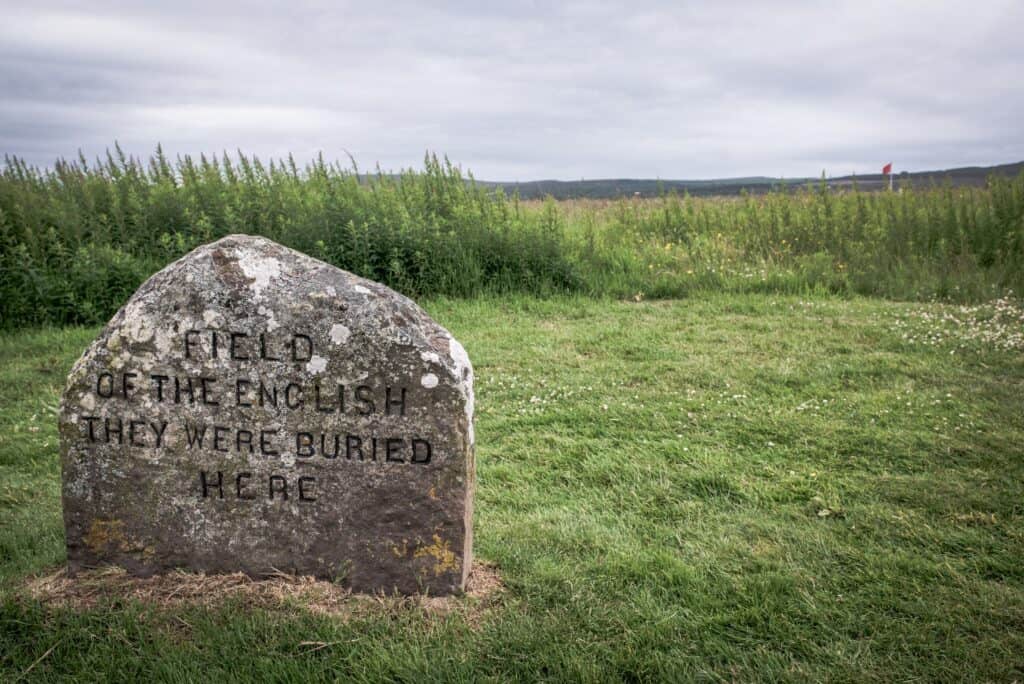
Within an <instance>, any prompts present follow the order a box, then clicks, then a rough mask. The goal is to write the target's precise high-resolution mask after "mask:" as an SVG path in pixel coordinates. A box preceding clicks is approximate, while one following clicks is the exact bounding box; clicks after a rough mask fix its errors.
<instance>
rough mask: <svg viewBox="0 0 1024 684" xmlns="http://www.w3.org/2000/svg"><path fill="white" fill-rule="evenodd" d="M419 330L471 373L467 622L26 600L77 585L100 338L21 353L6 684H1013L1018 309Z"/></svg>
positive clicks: (742, 303)
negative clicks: (75, 467)
mask: <svg viewBox="0 0 1024 684" xmlns="http://www.w3.org/2000/svg"><path fill="white" fill-rule="evenodd" d="M426 308H427V309H428V310H429V311H430V313H431V314H432V315H434V316H435V317H436V318H437V319H438V320H439V321H440V322H441V323H442V324H443V325H445V326H446V327H448V328H449V329H450V330H451V331H452V332H453V333H454V334H455V335H456V336H457V337H459V338H460V340H462V341H463V342H464V344H465V346H466V348H467V350H468V351H469V353H470V356H471V358H472V359H473V361H474V364H475V367H476V374H477V406H478V414H477V429H476V434H477V450H478V451H477V458H478V495H477V505H476V518H475V535H476V546H475V548H476V553H477V555H478V556H479V557H481V558H483V559H485V560H487V561H489V562H491V563H493V564H495V565H496V566H497V568H498V570H499V572H500V574H501V577H502V580H503V582H504V585H505V589H504V590H503V591H502V592H501V593H500V594H499V595H498V596H497V597H496V598H494V599H492V600H490V601H488V602H487V604H486V605H485V606H483V607H482V608H481V609H480V610H478V611H476V612H473V613H472V619H470V617H469V615H470V614H471V611H467V610H454V611H452V612H450V613H448V614H446V615H445V614H438V613H435V612H430V611H427V610H424V609H423V607H421V606H420V605H418V604H415V603H409V604H386V603H381V608H380V609H379V610H372V609H370V610H363V611H360V612H358V613H356V614H353V615H351V616H349V617H347V618H345V619H342V618H338V617H330V616H324V615H319V614H315V613H311V612H309V611H307V610H305V609H304V608H303V607H302V606H301V605H293V606H291V607H290V608H289V609H270V608H256V607H252V606H249V605H246V604H245V603H244V602H243V601H239V600H226V601H225V602H224V603H221V604H218V605H216V606H215V607H213V608H209V607H204V606H190V605H188V604H183V605H180V606H177V607H173V608H167V607H156V606H153V605H150V604H145V603H139V602H133V601H126V600H117V599H111V600H104V601H101V602H100V603H99V604H98V605H96V606H94V607H92V608H90V609H88V610H85V611H84V612H83V611H77V610H74V609H71V608H66V607H63V608H62V607H60V606H55V605H52V604H46V603H41V602H39V601H37V600H35V599H33V598H30V597H28V596H27V595H26V593H25V591H24V589H23V587H24V584H25V581H26V578H27V577H29V576H31V575H37V574H42V573H47V572H52V571H53V569H54V568H55V567H57V566H58V565H59V564H60V563H61V562H62V561H63V559H64V550H63V529H62V523H61V515H60V499H59V492H60V482H59V481H60V473H59V459H58V446H57V435H56V427H55V423H56V416H55V412H56V410H57V402H58V396H59V392H60V389H61V387H62V385H63V381H64V377H65V374H66V372H67V370H68V369H69V367H70V365H71V363H72V362H73V361H74V359H75V358H77V356H78V355H79V354H80V353H81V351H82V350H83V349H84V347H85V346H86V344H87V343H88V342H89V341H90V340H91V338H92V337H93V336H94V334H95V333H96V329H93V328H90V329H82V328H69V329H44V330H36V331H28V332H18V333H10V334H6V335H4V336H2V337H0V411H2V413H0V601H2V608H0V680H4V681H18V680H22V681H26V680H43V681H45V680H58V679H63V678H67V679H74V680H81V681H106V680H110V681H132V682H134V681H224V680H248V679H252V678H256V677H263V678H267V679H273V680H274V681H295V682H299V681H309V680H319V679H333V678H339V679H345V680H357V681H381V680H391V681H409V682H413V681H439V680H445V681H447V680H453V681H479V680H484V681H487V680H490V681H509V680H521V681H535V680H548V681H561V680H582V681H603V680H611V681H622V680H625V681H650V680H689V679H704V680H708V681H736V680H738V681H751V680H770V681H774V680H805V681H883V682H890V681H908V680H913V681H964V680H970V681H999V682H1010V681H1022V680H1024V411H1022V409H1024V398H1022V397H1024V339H1022V332H1024V314H1022V313H1021V309H1020V307H1019V305H1016V304H1013V303H1012V302H1010V303H1005V302H1004V303H1002V304H999V305H994V306H981V307H975V308H971V309H961V308H959V307H952V306H948V305H938V304H900V303H889V302H883V301H879V300H866V299H831V298H821V297H817V298H810V299H808V298H804V299H800V298H797V297H787V296H777V295H738V294H734V295H725V294H719V295H711V296H708V297H706V298H700V299H698V298H691V299H683V300H676V301H661V302H653V303H651V302H646V301H642V302H639V303H637V302H611V301H597V300H592V299H575V298H574V299H552V300H536V299H527V298H504V299H495V298H482V299H474V300H433V301H428V302H427V303H426ZM473 600H474V599H471V598H465V599H460V601H461V603H463V604H467V605H468V604H470V603H471V602H472V601H473ZM310 644H317V646H315V647H312V648H311V647H310Z"/></svg>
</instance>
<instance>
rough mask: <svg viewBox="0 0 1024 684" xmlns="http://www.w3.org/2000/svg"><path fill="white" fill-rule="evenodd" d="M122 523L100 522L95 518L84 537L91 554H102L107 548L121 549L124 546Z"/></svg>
mask: <svg viewBox="0 0 1024 684" xmlns="http://www.w3.org/2000/svg"><path fill="white" fill-rule="evenodd" d="M125 542H126V540H125V536H124V521H122V520H102V519H99V518H97V519H96V520H93V521H92V525H91V526H90V527H89V532H88V534H86V535H85V544H86V546H88V547H89V548H90V549H91V550H92V552H93V553H102V552H103V551H105V550H106V549H107V548H109V547H111V546H113V547H114V548H121V547H122V546H124V545H125Z"/></svg>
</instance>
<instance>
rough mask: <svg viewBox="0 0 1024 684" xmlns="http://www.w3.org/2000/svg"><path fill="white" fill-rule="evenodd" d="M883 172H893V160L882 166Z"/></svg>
mask: <svg viewBox="0 0 1024 684" xmlns="http://www.w3.org/2000/svg"><path fill="white" fill-rule="evenodd" d="M882 173H884V174H885V175H887V176H888V175H889V174H890V173H892V162H889V163H888V164H886V165H885V166H883V167H882Z"/></svg>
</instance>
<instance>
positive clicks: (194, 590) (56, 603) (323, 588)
mask: <svg viewBox="0 0 1024 684" xmlns="http://www.w3.org/2000/svg"><path fill="white" fill-rule="evenodd" d="M503 589H504V585H503V583H502V581H501V577H500V575H499V574H498V571H497V568H495V567H494V566H493V565H491V564H488V563H484V562H476V563H474V564H473V571H472V573H471V574H470V576H469V581H468V582H467V585H466V592H465V594H463V595H462V596H445V597H432V596H428V595H425V594H419V595H415V596H385V595H377V596H372V595H367V594H353V593H352V592H350V591H349V590H347V589H345V588H343V587H340V586H338V585H337V584H334V583H332V582H328V581H326V580H318V579H314V578H312V577H305V576H295V575H288V574H285V573H278V574H275V575H272V576H270V577H267V578H264V579H254V578H252V577H249V576H248V575H244V574H242V573H233V574H229V575H206V574H203V573H192V572H183V571H176V572H170V573H167V574H165V575H155V576H153V577H134V576H132V575H129V574H128V573H127V572H125V571H124V570H123V569H121V568H117V567H112V566H108V567H105V568H98V569H95V570H88V571H82V572H78V573H76V574H75V575H74V576H71V575H69V574H68V572H67V570H65V569H63V568H61V569H60V570H57V571H56V572H53V573H51V574H49V575H45V576H41V577H32V578H30V579H29V580H28V581H27V582H26V583H25V585H24V587H23V588H22V593H23V594H24V595H27V596H28V597H29V598H31V599H33V600H35V601H39V602H40V603H43V604H44V605H47V606H53V607H57V608H70V609H74V610H84V609H89V608H91V607H94V606H96V605H98V604H101V603H104V602H108V601H118V602H120V601H126V600H127V601H138V602H141V603H144V604H147V605H150V606H153V607H156V608H159V609H164V610H172V609H176V608H186V607H191V606H203V607H213V606H216V605H217V604H220V603H223V602H225V601H229V600H231V599H237V600H239V603H240V605H244V606H249V607H256V608H262V609H266V610H285V611H294V610H295V609H296V608H302V609H305V610H307V611H309V612H310V613H314V614H318V615H326V616H331V617H336V618H341V619H346V620H347V619H349V618H352V617H365V616H371V615H373V614H375V613H381V612H396V611H399V610H410V609H416V610H422V611H423V612H424V613H425V614H426V615H431V616H434V615H441V616H443V615H448V614H452V613H454V614H460V615H462V616H463V617H464V618H465V619H466V621H467V622H469V623H470V624H471V625H477V624H479V623H480V622H481V621H482V619H483V617H484V614H485V613H486V612H487V611H488V610H489V609H490V608H491V607H492V606H494V605H495V603H496V602H497V599H498V597H499V596H500V595H501V593H502V591H503Z"/></svg>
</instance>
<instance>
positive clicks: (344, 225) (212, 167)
mask: <svg viewBox="0 0 1024 684" xmlns="http://www.w3.org/2000/svg"><path fill="white" fill-rule="evenodd" d="M230 233H249V234H258V235H264V236H266V237H269V238H271V239H274V240H276V241H278V242H281V243H283V244H286V245H288V246H290V247H294V248H296V249H298V250H301V251H303V252H306V253H309V254H311V255H313V256H316V257H318V258H320V259H323V260H325V261H328V262H330V263H332V264H334V265H336V266H339V267H341V268H344V269H346V270H349V271H352V272H354V273H358V274H359V275H362V276H365V277H368V278H372V279H374V280H378V281H381V282H384V283H387V284H388V285H390V286H392V287H394V288H395V289H397V290H399V291H402V292H405V293H407V294H410V295H413V296H423V295H448V296H456V297H469V296H475V295H479V294H485V293H505V292H522V293H529V294H536V295H547V294H550V293H555V292H582V293H586V294H591V295H597V296H611V297H627V296H628V297H639V296H649V297H665V296H684V295H687V294H690V293H695V292H702V291H708V290H731V291H779V292H803V291H809V290H828V291H833V292H840V293H864V294H877V295H883V296H888V297H894V298H931V297H941V298H950V299H957V300H965V301H968V300H977V299H984V298H988V297H990V296H992V295H994V294H1001V293H1002V292H1003V291H1004V290H1007V289H1015V290H1017V291H1018V292H1019V291H1020V290H1021V287H1022V285H1024V268H1022V266H1024V176H1021V177H1020V178H1017V179H1015V180H1005V179H995V178H994V179H992V180H991V181H990V182H989V184H988V186H987V187H986V188H982V189H976V188H952V187H938V188H928V189H924V190H910V191H904V192H901V193H898V194H893V193H879V194H873V193H862V192H857V191H855V190H854V191H852V192H846V193H842V194H836V193H834V192H832V191H830V190H828V189H827V188H825V187H809V188H806V189H802V190H800V191H799V192H796V193H792V192H786V191H780V192H777V193H771V194H769V195H767V196H763V197H741V198H739V199H721V200H718V199H710V200H709V199H694V198H690V197H677V196H674V195H667V196H664V197H661V198H658V199H655V200H622V201H619V202H569V203H562V204H558V203H555V202H553V201H550V200H549V201H547V202H543V203H537V202H529V203H527V202H520V201H519V200H518V198H516V197H511V198H510V197H506V196H504V195H503V194H501V193H500V192H497V193H495V192H492V191H490V190H487V189H484V188H483V187H481V186H478V185H476V184H475V183H474V182H473V179H472V176H466V175H463V173H462V172H461V171H460V169H459V168H458V167H456V166H454V165H452V164H451V163H450V162H448V161H447V160H439V159H438V158H437V157H436V156H432V155H428V156H427V157H426V159H425V162H424V167H423V169H422V170H420V171H406V172H403V173H401V174H399V175H395V176H392V175H385V174H379V173H378V174H376V175H369V176H366V175H361V174H359V173H358V170H357V169H356V168H355V167H354V166H353V168H346V167H342V166H340V165H338V164H335V163H327V162H325V161H324V160H323V159H322V158H320V159H317V160H316V161H314V162H312V163H310V164H307V165H305V166H304V167H302V168H299V166H298V165H297V164H296V163H295V161H294V159H291V158H289V159H287V160H285V161H282V162H275V161H271V162H270V163H269V164H266V165H265V164H263V163H262V162H261V161H260V160H258V159H256V158H252V157H246V156H244V155H242V154H239V155H237V156H236V157H234V158H232V157H229V156H224V157H219V158H218V157H213V158H207V157H200V158H199V159H198V160H196V159H193V158H191V157H184V158H180V159H177V160H176V161H173V162H172V161H170V160H168V159H167V158H166V157H165V155H164V154H163V152H162V151H161V150H160V149H159V148H158V149H157V152H156V154H155V155H154V156H153V157H152V158H150V159H149V160H148V161H146V162H143V161H141V160H138V159H135V158H132V157H128V156H126V155H124V154H123V153H122V152H121V150H120V149H119V148H115V151H114V153H112V154H108V155H107V158H106V160H105V161H101V162H100V161H98V162H96V163H94V164H90V163H88V162H87V160H85V159H84V158H81V157H80V158H79V159H78V160H77V161H73V162H68V161H61V162H59V163H57V164H56V165H55V166H54V167H53V168H52V169H47V170H40V169H37V168H33V167H29V166H28V165H26V164H25V163H24V162H23V161H22V160H19V159H10V158H8V159H7V160H6V164H5V167H4V169H3V170H2V172H0V327H2V328H14V327H18V326H21V325H26V324H38V323H97V322H101V321H103V320H105V319H106V318H107V317H109V316H110V315H111V314H112V313H113V312H114V311H115V310H116V308H117V307H118V306H119V305H120V304H121V303H123V302H124V300H125V299H126V298H127V297H128V296H129V295H130V294H131V292H133V291H134V289H135V288H136V287H137V286H138V285H139V283H141V282H142V280H144V279H145V278H146V277H147V276H148V275H149V274H151V273H153V272H154V271H156V270H157V269H159V268H161V267H162V266H164V265H165V264H166V263H168V262H169V261H171V260H173V259H175V258H177V257H179V256H181V255H183V254H184V253H186V252H187V251H189V250H191V249H192V248H194V247H196V246H197V245H200V244H202V243H205V242H209V241H210V240H214V239H217V238H218V237H221V236H223V235H228V234H230Z"/></svg>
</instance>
